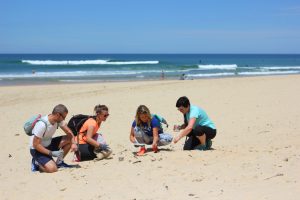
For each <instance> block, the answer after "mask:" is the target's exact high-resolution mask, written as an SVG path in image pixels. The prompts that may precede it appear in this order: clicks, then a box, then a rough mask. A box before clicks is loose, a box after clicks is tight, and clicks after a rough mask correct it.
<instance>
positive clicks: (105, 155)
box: [94, 148, 112, 161]
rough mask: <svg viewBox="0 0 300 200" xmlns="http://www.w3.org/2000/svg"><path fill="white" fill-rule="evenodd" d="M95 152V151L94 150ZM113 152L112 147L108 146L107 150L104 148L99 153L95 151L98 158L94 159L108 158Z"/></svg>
mask: <svg viewBox="0 0 300 200" xmlns="http://www.w3.org/2000/svg"><path fill="white" fill-rule="evenodd" d="M94 153H95V152H94ZM111 153H112V150H111V149H110V148H107V149H106V150H102V151H100V152H98V153H95V154H96V156H97V158H95V159H94V160H97V161H98V160H102V159H104V158H108V157H109V156H110V154H111Z"/></svg>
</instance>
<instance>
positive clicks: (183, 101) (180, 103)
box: [176, 96, 191, 108]
mask: <svg viewBox="0 0 300 200" xmlns="http://www.w3.org/2000/svg"><path fill="white" fill-rule="evenodd" d="M190 105H191V104H190V100H189V99H188V98H187V97H186V96H183V97H180V98H179V99H178V100H177V102H176V107H177V108H179V107H181V106H183V107H185V108H187V107H189V106H190Z"/></svg>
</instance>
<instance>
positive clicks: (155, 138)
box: [152, 136, 159, 145]
mask: <svg viewBox="0 0 300 200" xmlns="http://www.w3.org/2000/svg"><path fill="white" fill-rule="evenodd" d="M158 140H159V138H158V136H154V137H153V143H152V144H155V145H157V144H158Z"/></svg>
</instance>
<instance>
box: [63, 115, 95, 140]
mask: <svg viewBox="0 0 300 200" xmlns="http://www.w3.org/2000/svg"><path fill="white" fill-rule="evenodd" d="M89 118H93V119H96V116H91V115H82V114H79V115H74V116H73V117H72V118H71V119H70V120H69V122H68V127H69V128H70V129H71V131H72V132H73V134H74V135H75V136H76V135H78V133H79V131H80V129H81V127H82V125H83V124H84V122H85V121H86V120H88V119H89Z"/></svg>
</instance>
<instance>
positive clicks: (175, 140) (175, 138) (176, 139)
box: [173, 135, 180, 144]
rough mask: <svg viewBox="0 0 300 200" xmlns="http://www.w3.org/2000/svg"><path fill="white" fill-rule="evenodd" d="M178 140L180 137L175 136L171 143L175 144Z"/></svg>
mask: <svg viewBox="0 0 300 200" xmlns="http://www.w3.org/2000/svg"><path fill="white" fill-rule="evenodd" d="M179 140H180V137H179V136H178V135H177V136H175V137H174V139H173V142H174V144H176V143H177V142H178V141H179Z"/></svg>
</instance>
